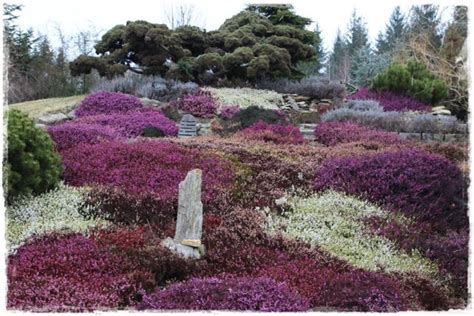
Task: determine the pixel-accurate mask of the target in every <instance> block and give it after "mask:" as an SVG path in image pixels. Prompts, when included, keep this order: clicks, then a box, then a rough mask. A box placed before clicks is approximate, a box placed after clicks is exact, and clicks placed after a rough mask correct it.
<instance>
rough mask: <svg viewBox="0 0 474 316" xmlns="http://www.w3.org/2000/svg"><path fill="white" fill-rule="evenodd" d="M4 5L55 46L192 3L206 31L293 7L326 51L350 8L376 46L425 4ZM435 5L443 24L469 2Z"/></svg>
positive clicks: (408, 0) (444, 0) (22, 0)
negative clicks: (266, 7)
mask: <svg viewBox="0 0 474 316" xmlns="http://www.w3.org/2000/svg"><path fill="white" fill-rule="evenodd" d="M7 2H8V3H16V4H23V5H24V7H23V9H22V12H21V15H20V18H19V21H18V22H19V25H20V26H21V27H22V28H23V29H27V28H32V29H33V30H34V31H37V32H40V33H42V34H46V35H48V38H50V40H51V41H52V44H53V45H54V46H56V45H58V44H59V41H58V40H57V29H58V28H59V29H61V31H62V32H63V34H65V35H72V34H75V33H78V32H79V31H81V30H83V29H90V28H94V29H96V30H98V31H102V34H103V33H104V32H105V31H107V30H108V29H110V28H111V27H113V26H115V25H117V24H124V23H126V22H127V21H131V20H146V21H149V22H153V23H166V15H165V11H166V10H169V8H171V7H172V6H173V5H175V6H176V5H180V4H183V5H190V4H191V5H192V6H193V7H194V9H195V12H196V14H197V15H198V18H197V19H196V21H195V22H196V25H198V26H200V27H203V28H205V29H206V30H208V31H210V30H215V29H217V28H218V27H219V26H220V25H221V24H222V23H223V22H224V21H225V20H226V19H227V18H230V17H231V16H233V15H235V14H237V13H238V12H239V11H241V10H242V9H244V8H245V5H246V4H248V3H291V4H292V5H293V6H294V9H295V11H296V13H297V14H299V15H302V16H305V17H308V18H311V19H312V20H313V22H314V23H315V22H317V23H318V24H319V26H320V29H321V31H322V37H323V44H324V46H325V48H326V50H330V49H331V48H332V45H333V43H334V39H335V37H336V33H337V30H338V29H340V30H341V31H342V32H344V31H345V30H346V29H347V24H348V22H349V19H350V17H351V14H352V12H353V10H354V9H356V10H357V12H358V14H359V15H362V16H363V17H364V19H365V21H366V23H367V27H368V30H369V40H370V41H371V42H372V43H374V42H375V39H376V37H377V34H378V33H379V31H380V30H383V29H384V28H385V25H386V23H387V22H388V19H389V17H390V14H391V13H392V11H393V9H394V8H395V6H397V5H400V7H401V8H402V11H403V12H408V10H409V8H410V7H411V5H413V4H423V3H426V2H427V1H426V0H425V1H423V0H421V1H418V0H372V1H369V0H346V1H342V0H324V1H320V0H318V1H311V0H286V1H282V0H271V1H262V0H195V1H191V0H174V1H172V0H148V1H146V0H133V1H130V0H128V1H122V0H115V1H101V0H81V1H52V0H41V1H39V0H10V1H7ZM429 2H430V3H436V4H439V5H440V7H441V10H442V13H443V20H444V21H447V19H449V18H450V15H451V10H450V9H449V8H448V6H452V5H455V4H468V1H467V0H466V1H464V0H457V1H452V0H451V1H449V0H431V1H429ZM132 4H133V6H132ZM314 23H313V24H312V25H311V26H310V27H309V28H310V29H314V25H315V24H314Z"/></svg>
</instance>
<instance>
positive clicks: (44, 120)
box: [38, 113, 69, 125]
mask: <svg viewBox="0 0 474 316" xmlns="http://www.w3.org/2000/svg"><path fill="white" fill-rule="evenodd" d="M68 119H69V118H68V117H67V116H66V114H64V113H53V114H47V115H44V116H41V117H40V118H38V123H39V124H45V125H52V124H56V123H60V122H63V121H66V120H68Z"/></svg>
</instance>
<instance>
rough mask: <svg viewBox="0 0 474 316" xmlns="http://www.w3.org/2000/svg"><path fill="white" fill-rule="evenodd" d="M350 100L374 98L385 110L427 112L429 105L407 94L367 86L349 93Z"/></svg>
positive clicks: (429, 108)
mask: <svg viewBox="0 0 474 316" xmlns="http://www.w3.org/2000/svg"><path fill="white" fill-rule="evenodd" d="M348 99H351V100H376V101H378V102H379V103H380V105H381V106H382V107H383V109H384V110H385V111H422V112H429V111H430V110H431V107H430V106H429V105H427V104H424V103H422V102H420V101H417V100H415V99H412V98H411V97H409V96H403V95H399V94H396V93H393V92H389V91H379V92H378V91H372V90H369V89H368V88H362V89H359V90H358V91H357V92H356V93H354V94H351V95H350V96H349V97H348Z"/></svg>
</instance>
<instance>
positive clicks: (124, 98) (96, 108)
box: [74, 91, 143, 117]
mask: <svg viewBox="0 0 474 316" xmlns="http://www.w3.org/2000/svg"><path fill="white" fill-rule="evenodd" d="M142 107H143V104H142V103H141V102H140V100H139V99H138V98H137V97H134V96H131V95H128V94H124V93H119V92H106V91H102V92H96V93H93V94H91V95H88V96H87V97H86V98H85V99H84V100H82V101H81V103H80V104H79V107H78V108H77V109H76V110H75V112H74V113H75V116H76V117H84V116H89V115H98V114H111V113H124V112H127V111H130V110H135V109H139V108H142Z"/></svg>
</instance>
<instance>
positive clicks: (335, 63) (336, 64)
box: [328, 30, 349, 80]
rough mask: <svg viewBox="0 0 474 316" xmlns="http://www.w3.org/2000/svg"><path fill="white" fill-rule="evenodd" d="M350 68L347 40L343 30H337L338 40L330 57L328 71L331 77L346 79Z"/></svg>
mask: <svg viewBox="0 0 474 316" xmlns="http://www.w3.org/2000/svg"><path fill="white" fill-rule="evenodd" d="M348 68H349V56H348V49H347V46H346V42H345V41H344V39H343V37H342V35H341V31H340V30H337V35H336V40H335V41H334V46H333V49H332V53H331V55H330V57H329V65H328V73H329V77H330V78H331V79H337V80H346V79H347V72H348Z"/></svg>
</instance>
